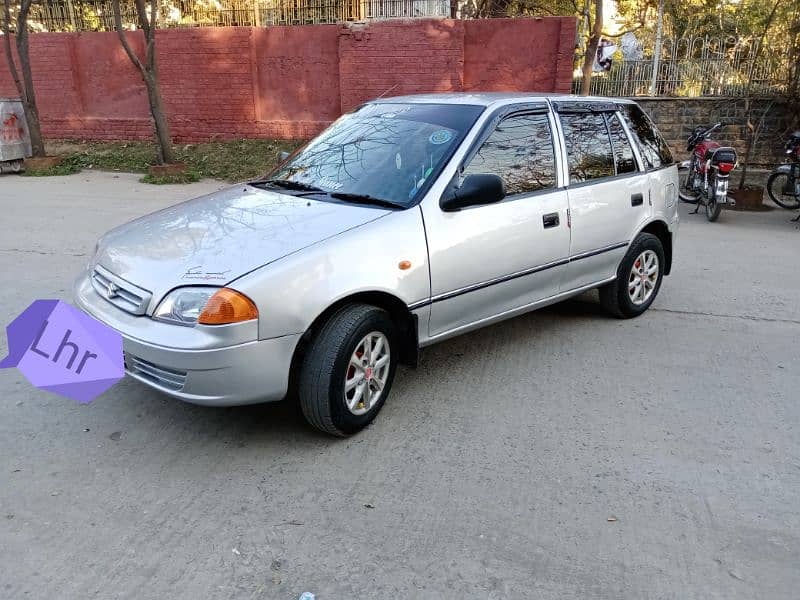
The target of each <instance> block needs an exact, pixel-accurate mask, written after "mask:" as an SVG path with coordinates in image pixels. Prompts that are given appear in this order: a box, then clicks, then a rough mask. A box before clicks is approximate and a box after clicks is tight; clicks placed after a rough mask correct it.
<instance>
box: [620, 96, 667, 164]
mask: <svg viewBox="0 0 800 600" xmlns="http://www.w3.org/2000/svg"><path fill="white" fill-rule="evenodd" d="M621 111H622V115H623V116H624V117H625V121H626V122H627V123H628V127H629V128H630V130H631V133H632V134H633V137H634V138H636V141H637V142H638V143H639V147H640V148H641V150H642V156H643V157H644V161H645V164H646V165H647V167H648V168H649V169H659V168H661V167H666V166H668V165H671V164H672V163H673V162H675V161H674V160H673V159H672V152H670V149H669V146H668V145H667V142H665V141H664V138H663V137H661V134H660V133H659V132H658V130H657V129H656V128H655V126H654V125H653V123H652V122H651V121H650V119H649V117H648V116H647V115H646V114H645V112H644V111H643V110H642V109H641V108H639V107H638V106H637V105H636V104H623V105H622V106H621Z"/></svg>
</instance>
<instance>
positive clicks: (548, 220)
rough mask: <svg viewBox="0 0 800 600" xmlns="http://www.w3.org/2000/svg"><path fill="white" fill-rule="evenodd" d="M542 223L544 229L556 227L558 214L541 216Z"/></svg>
mask: <svg viewBox="0 0 800 600" xmlns="http://www.w3.org/2000/svg"><path fill="white" fill-rule="evenodd" d="M542 223H543V224H544V228H545V229H549V228H550V227H558V224H559V220H558V213H557V212H555V213H547V214H546V215H543V216H542Z"/></svg>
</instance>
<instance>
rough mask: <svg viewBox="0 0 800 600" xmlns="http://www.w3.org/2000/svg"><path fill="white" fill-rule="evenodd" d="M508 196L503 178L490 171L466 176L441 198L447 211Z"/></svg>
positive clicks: (493, 201) (491, 202)
mask: <svg viewBox="0 0 800 600" xmlns="http://www.w3.org/2000/svg"><path fill="white" fill-rule="evenodd" d="M505 197H506V188H505V185H503V180H502V179H500V177H498V176H497V175H493V174H490V173H475V174H472V175H467V176H466V177H464V181H462V182H461V185H460V186H458V187H451V188H448V189H447V191H445V193H444V194H443V195H442V197H441V199H440V200H439V206H440V207H441V209H442V210H443V211H445V212H454V211H457V210H461V209H462V208H466V207H468V206H480V205H483V204H494V203H495V202H500V200H502V199H503V198H505Z"/></svg>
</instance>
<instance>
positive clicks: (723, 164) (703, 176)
mask: <svg viewBox="0 0 800 600" xmlns="http://www.w3.org/2000/svg"><path fill="white" fill-rule="evenodd" d="M721 126H722V123H717V124H716V125H714V126H712V127H695V129H694V130H693V131H692V134H691V135H690V136H689V139H688V141H687V147H686V150H688V151H689V152H692V158H691V160H688V161H685V162H683V163H681V165H680V167H681V169H682V170H684V169H686V170H688V173H687V176H686V180H685V181H684V183H683V185H681V188H680V190H679V192H678V195H679V196H680V198H681V200H683V201H684V202H691V203H697V208H696V209H695V210H694V212H693V213H692V214H696V213H697V212H698V211H699V210H700V207H701V206H705V208H706V217H707V218H708V220H709V221H716V220H717V219H718V218H719V215H720V213H721V212H722V206H723V205H724V204H728V205H730V206H733V205H734V204H735V200H734V199H733V198H729V197H728V178H729V177H730V173H731V171H733V169H734V168H735V167H736V161H737V156H736V150H734V149H733V148H731V147H729V146H720V144H718V143H717V142H715V141H714V140H712V139H711V133H712V132H713V131H715V130H716V129H718V128H719V127H721Z"/></svg>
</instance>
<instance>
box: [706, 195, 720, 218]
mask: <svg viewBox="0 0 800 600" xmlns="http://www.w3.org/2000/svg"><path fill="white" fill-rule="evenodd" d="M721 212H722V204H720V203H719V202H717V201H716V199H715V198H709V199H708V200H706V218H707V219H708V220H709V222H711V223H713V222H714V221H716V220H717V219H719V215H720V213H721Z"/></svg>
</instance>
